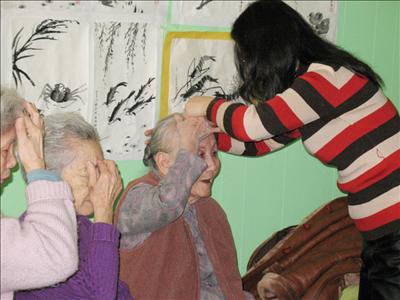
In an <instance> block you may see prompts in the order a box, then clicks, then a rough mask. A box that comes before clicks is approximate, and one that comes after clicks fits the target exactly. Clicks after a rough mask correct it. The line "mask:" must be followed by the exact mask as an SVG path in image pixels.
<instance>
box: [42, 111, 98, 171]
mask: <svg viewBox="0 0 400 300" xmlns="http://www.w3.org/2000/svg"><path fill="white" fill-rule="evenodd" d="M44 123H45V135H44V159H45V163H46V168H47V169H48V170H51V171H54V172H56V173H57V174H58V175H60V176H61V173H62V171H63V169H64V168H65V167H66V166H67V165H68V164H70V163H71V162H72V160H73V159H74V157H75V155H74V152H73V148H72V145H73V144H72V143H73V142H74V140H76V139H77V140H82V141H87V140H89V141H96V142H98V143H100V139H99V135H98V133H97V130H96V129H95V128H94V127H93V126H92V125H90V124H89V123H88V122H86V121H85V120H84V119H83V117H82V116H81V115H79V114H78V113H71V112H70V113H56V114H51V115H48V116H47V117H45V119H44Z"/></svg>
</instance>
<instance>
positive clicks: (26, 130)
mask: <svg viewBox="0 0 400 300" xmlns="http://www.w3.org/2000/svg"><path fill="white" fill-rule="evenodd" d="M0 108H1V113H0V119H1V136H0V146H1V156H0V167H1V169H0V171H1V178H0V179H1V180H0V182H1V184H3V182H5V180H6V179H7V178H8V177H9V176H10V174H11V171H10V170H11V169H12V168H13V167H14V166H15V165H16V159H15V156H14V152H13V146H14V143H15V141H17V144H18V153H19V157H20V160H21V163H22V166H23V168H24V169H25V170H26V172H27V181H28V186H27V188H26V195H27V210H26V213H25V218H24V220H23V221H20V220H18V219H15V218H8V217H4V216H2V217H1V272H0V274H1V299H2V300H5V299H13V294H14V291H16V290H19V289H32V288H38V287H42V286H48V285H51V284H55V283H57V282H59V281H62V280H65V279H66V278H67V277H68V276H70V275H71V274H72V273H74V272H75V271H76V269H77V266H78V251H77V233H76V219H75V217H74V216H75V211H74V207H73V204H72V194H71V190H70V188H69V186H68V185H67V184H66V183H65V182H62V181H61V179H60V178H59V176H57V175H56V174H55V173H54V172H52V171H46V170H44V166H45V164H44V161H43V121H42V119H41V118H40V116H39V113H38V111H37V110H36V108H35V106H34V105H32V104H30V103H28V102H25V101H24V100H23V99H22V98H21V97H20V96H18V95H17V93H16V92H15V91H12V90H6V89H3V88H2V89H1V105H0ZM2 200H3V199H2ZM6 200H8V199H6ZM10 201H11V199H10Z"/></svg>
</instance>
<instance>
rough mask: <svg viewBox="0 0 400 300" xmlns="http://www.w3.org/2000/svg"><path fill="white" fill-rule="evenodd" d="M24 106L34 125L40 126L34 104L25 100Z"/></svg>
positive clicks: (39, 118) (38, 115)
mask: <svg viewBox="0 0 400 300" xmlns="http://www.w3.org/2000/svg"><path fill="white" fill-rule="evenodd" d="M24 107H25V109H26V111H27V112H28V114H29V117H30V119H31V120H32V122H33V124H35V126H37V127H40V125H41V121H40V120H41V117H40V114H39V111H38V110H37V108H36V106H35V105H34V104H32V103H30V102H25V103H24Z"/></svg>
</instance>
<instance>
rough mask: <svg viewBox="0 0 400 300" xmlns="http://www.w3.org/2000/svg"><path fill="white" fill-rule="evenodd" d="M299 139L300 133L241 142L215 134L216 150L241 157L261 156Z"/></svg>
mask: <svg viewBox="0 0 400 300" xmlns="http://www.w3.org/2000/svg"><path fill="white" fill-rule="evenodd" d="M299 137H300V132H299V131H295V132H291V133H290V134H286V135H282V136H276V137H273V138H269V139H266V140H262V141H255V142H242V141H239V140H237V139H234V138H232V137H231V136H229V135H228V134H226V133H218V134H216V139H217V145H218V150H220V151H223V152H227V153H231V154H235V155H241V156H251V157H253V156H262V155H266V154H268V153H271V152H273V151H275V150H279V149H281V148H283V147H285V146H286V145H289V144H291V143H292V142H293V141H295V140H297V139H298V138H299Z"/></svg>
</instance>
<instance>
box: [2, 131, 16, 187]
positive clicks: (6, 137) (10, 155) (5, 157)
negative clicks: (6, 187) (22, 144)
mask: <svg viewBox="0 0 400 300" xmlns="http://www.w3.org/2000/svg"><path fill="white" fill-rule="evenodd" d="M15 139H16V135H15V129H14V127H13V128H11V129H9V130H7V131H6V132H4V133H3V134H1V136H0V151H1V154H0V172H1V173H0V183H3V181H4V180H6V179H7V178H8V177H9V176H10V174H11V171H10V170H11V169H12V168H13V167H14V166H15V165H16V163H17V161H16V160H15V156H14V152H13V145H14V143H15Z"/></svg>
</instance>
